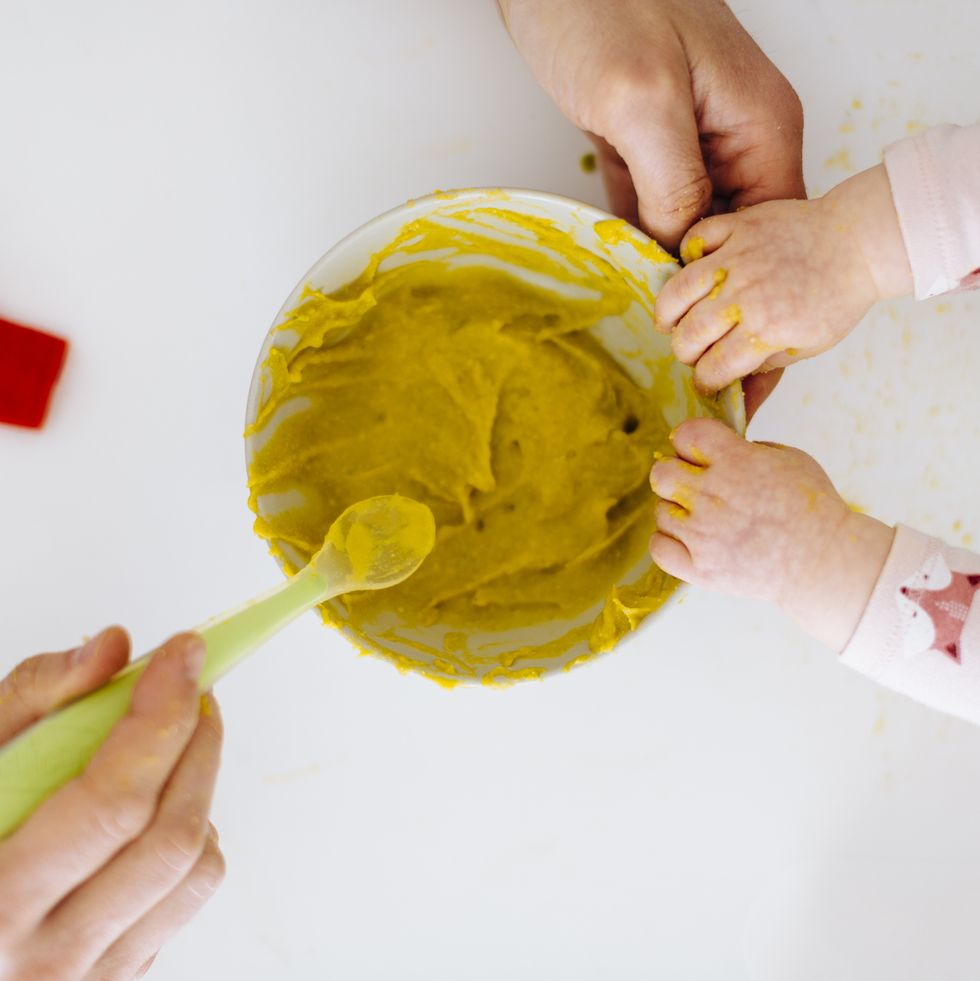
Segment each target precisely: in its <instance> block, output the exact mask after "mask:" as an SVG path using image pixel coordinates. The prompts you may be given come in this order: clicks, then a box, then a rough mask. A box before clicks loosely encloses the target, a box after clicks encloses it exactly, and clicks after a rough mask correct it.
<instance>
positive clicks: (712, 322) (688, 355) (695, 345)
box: [671, 297, 742, 364]
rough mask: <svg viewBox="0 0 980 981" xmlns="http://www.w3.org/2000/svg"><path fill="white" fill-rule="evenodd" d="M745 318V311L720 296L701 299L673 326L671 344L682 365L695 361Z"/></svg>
mask: <svg viewBox="0 0 980 981" xmlns="http://www.w3.org/2000/svg"><path fill="white" fill-rule="evenodd" d="M741 321H742V311H741V310H740V309H739V307H738V306H737V305H736V304H734V303H729V302H728V301H727V300H723V299H722V298H721V297H716V298H714V299H710V298H708V299H704V300H701V301H700V302H699V303H698V304H697V305H696V306H695V307H694V308H693V309H692V310H691V311H690V313H688V314H687V315H686V316H684V317H682V318H681V320H680V322H679V323H678V324H677V326H676V327H675V328H674V333H673V336H672V338H671V347H672V348H673V350H674V357H675V358H677V360H678V361H680V362H682V363H683V364H694V363H695V362H696V361H698V360H699V359H700V358H701V357H702V356H703V355H704V353H705V352H706V351H707V350H708V348H710V347H711V345H712V344H716V343H717V342H718V341H720V340H721V339H722V338H723V337H724V336H725V335H726V334H727V333H728V332H729V331H730V330H731V329H732V328H733V327H737V326H738V325H739V324H740V323H741Z"/></svg>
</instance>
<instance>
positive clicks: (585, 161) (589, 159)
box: [578, 153, 596, 174]
mask: <svg viewBox="0 0 980 981" xmlns="http://www.w3.org/2000/svg"><path fill="white" fill-rule="evenodd" d="M578 165H579V167H581V168H582V173H583V174H594V173H595V169H596V159H595V154H594V153H583V154H582V157H581V159H580V160H579V162H578Z"/></svg>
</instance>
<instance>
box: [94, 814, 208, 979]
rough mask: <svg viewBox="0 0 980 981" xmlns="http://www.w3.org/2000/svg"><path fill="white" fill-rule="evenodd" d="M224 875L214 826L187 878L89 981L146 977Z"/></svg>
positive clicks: (112, 951) (106, 958) (105, 958)
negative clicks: (157, 959) (148, 970)
mask: <svg viewBox="0 0 980 981" xmlns="http://www.w3.org/2000/svg"><path fill="white" fill-rule="evenodd" d="M224 875H225V860H224V856H223V855H222V854H221V849H220V848H219V847H218V835H217V832H216V831H215V830H214V827H213V826H212V827H211V828H210V831H209V833H208V835H207V838H206V840H205V844H204V851H203V852H202V853H201V856H200V858H199V859H198V860H197V863H196V864H195V865H194V868H193V869H191V871H190V873H189V874H188V875H187V877H186V878H185V879H184V880H183V881H182V882H181V883H180V885H178V886H177V887H176V888H175V889H174V890H173V891H172V892H170V893H169V895H167V897H166V898H165V899H163V900H162V901H161V902H160V903H159V904H158V905H157V906H156V907H154V909H152V910H150V912H149V913H147V914H146V915H145V916H144V917H143V918H142V919H141V920H139V922H138V923H136V924H135V925H134V926H133V927H132V928H131V929H130V930H128V931H127V932H126V933H125V934H123V936H121V937H120V938H119V939H118V940H117V941H116V942H115V943H114V944H113V945H112V946H111V947H110V948H109V949H108V950H107V951H106V952H105V954H103V955H102V957H100V958H99V960H98V962H97V963H96V965H95V966H94V967H93V968H92V969H91V970H90V971H89V973H88V974H87V975H86V977H85V981H124V979H125V981H129V979H131V978H138V977H142V976H143V974H145V973H146V970H147V969H148V968H149V966H150V964H152V962H153V959H154V958H155V957H156V954H157V952H158V951H159V950H160V948H161V947H162V946H163V945H164V944H165V943H166V942H167V941H168V940H169V939H170V938H171V937H172V936H173V935H174V934H176V933H177V932H178V931H180V930H181V929H182V928H183V927H184V926H186V925H187V923H189V922H190V921H191V920H192V919H193V918H194V917H195V916H196V915H197V914H198V913H199V912H200V910H201V908H202V907H203V906H204V904H205V903H207V901H208V900H209V899H210V898H211V897H212V896H213V895H214V894H215V892H216V891H217V889H218V887H219V886H220V885H221V882H222V880H223V879H224ZM141 972H142V973H141Z"/></svg>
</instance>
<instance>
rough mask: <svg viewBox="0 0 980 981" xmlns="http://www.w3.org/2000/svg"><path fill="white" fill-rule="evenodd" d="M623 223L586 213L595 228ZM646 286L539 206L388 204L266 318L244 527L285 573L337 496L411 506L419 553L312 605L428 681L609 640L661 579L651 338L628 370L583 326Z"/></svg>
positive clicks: (342, 502) (664, 434)
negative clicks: (289, 305)
mask: <svg viewBox="0 0 980 981" xmlns="http://www.w3.org/2000/svg"><path fill="white" fill-rule="evenodd" d="M515 229H517V230H518V231H519V233H520V237H515V235H514V230H515ZM502 230H504V231H502ZM633 235H635V233H633V232H632V230H631V229H629V228H628V226H626V225H625V223H623V222H618V221H604V222H600V223H598V225H596V236H595V237H596V241H597V243H607V244H609V245H610V246H612V245H616V244H618V243H621V242H623V241H624V240H627V239H631V236H633ZM631 240H632V241H634V244H635V247H636V248H637V249H640V250H645V251H643V252H642V253H641V254H642V255H643V258H644V259H646V260H649V261H654V262H668V261H670V257H669V256H668V255H667V254H666V253H665V252H663V250H662V249H660V248H659V246H657V245H656V244H655V243H652V242H650V241H649V240H646V239H642V240H641V239H640V238H639V237H637V238H635V240H633V239H631ZM654 300H655V297H654V296H653V295H652V292H651V291H650V289H649V286H648V284H647V283H645V282H644V281H643V280H642V278H640V277H637V276H635V275H631V274H630V273H629V272H628V271H627V270H625V269H623V268H621V267H619V266H617V264H616V263H615V262H613V261H611V260H610V258H606V257H603V256H602V255H600V254H598V251H597V250H592V249H589V248H585V247H584V246H582V245H580V244H578V243H577V242H576V241H575V239H574V238H573V236H572V235H571V234H569V233H568V232H567V231H564V230H563V229H561V228H559V227H558V225H557V224H556V223H554V222H552V221H550V220H548V219H545V218H541V217H535V216H532V215H526V214H518V213H516V212H513V211H508V210H507V209H506V208H505V207H473V208H470V209H468V210H465V211H455V212H454V213H453V214H452V215H451V216H450V217H446V218H443V217H439V216H428V217H422V218H417V219H415V220H412V221H409V222H408V223H407V224H406V225H405V226H404V227H403V228H402V229H401V231H400V233H399V234H398V235H397V236H396V237H395V239H394V240H393V241H392V242H391V243H390V244H389V245H388V246H387V247H385V248H384V249H382V250H381V251H379V252H378V253H377V254H375V255H374V256H373V257H372V258H371V260H370V261H369V262H368V264H367V266H366V268H365V269H364V270H363V271H362V272H361V274H360V275H358V276H357V277H356V278H355V279H354V280H352V281H351V282H349V283H347V284H346V285H345V286H342V287H341V288H339V289H337V290H334V291H332V292H330V293H329V294H326V293H323V292H320V291H319V290H316V289H312V288H310V287H307V288H306V289H305V290H304V292H303V295H302V297H301V299H300V302H299V303H298V304H297V305H296V306H295V307H294V308H293V309H292V310H291V311H289V312H288V314H287V315H286V316H285V318H284V319H283V320H282V322H281V323H280V324H279V327H278V328H277V338H281V339H282V341H281V344H280V343H278V341H277V342H276V343H274V345H273V346H272V347H271V349H270V350H269V353H268V357H267V359H266V361H265V364H264V365H263V371H264V379H265V381H264V387H263V392H262V397H261V399H260V401H259V405H258V410H257V414H256V417H255V420H254V422H253V423H252V424H251V425H250V426H249V427H248V429H247V431H246V436H247V438H248V439H249V440H250V441H251V453H250V460H249V490H250V498H249V503H250V506H251V508H252V509H253V511H255V513H256V516H257V517H256V522H255V530H256V532H257V534H259V535H260V536H261V537H262V538H264V539H266V540H268V542H269V544H270V550H271V551H272V552H273V554H274V555H275V556H276V557H277V559H279V561H280V562H281V563H282V565H283V566H284V568H285V569H286V571H287V572H288V573H289V574H293V573H295V572H296V571H298V569H300V568H302V567H303V565H305V563H306V562H308V561H309V559H310V557H311V556H312V555H313V554H314V553H315V552H316V550H317V548H318V547H319V543H321V542H322V541H323V536H324V534H325V532H326V530H327V529H328V528H329V527H330V524H331V523H332V521H333V520H334V519H335V518H336V517H337V515H338V514H340V513H341V512H342V511H343V510H344V509H345V508H346V507H348V506H349V505H350V504H351V503H353V502H354V501H357V500H360V499H363V498H367V497H373V496H377V495H381V494H402V495H405V496H407V497H411V498H414V499H415V500H418V501H421V502H423V503H425V504H426V505H428V507H429V508H431V510H432V512H433V514H434V515H435V519H436V525H437V537H436V545H435V548H434V549H433V551H432V553H431V555H430V556H429V557H428V559H427V560H426V561H425V563H424V564H423V566H422V567H421V568H420V569H419V570H418V571H417V572H416V573H415V574H414V575H413V576H411V577H410V578H409V579H408V580H406V581H405V582H403V583H401V584H399V585H398V586H395V587H393V588H391V589H387V590H383V591H378V592H374V593H370V592H362V593H352V594H348V595H347V596H345V597H342V598H341V599H340V600H337V601H331V602H330V603H328V604H325V605H324V607H322V614H323V617H324V619H325V621H326V622H328V623H330V624H332V625H335V626H340V627H342V628H343V629H344V630H345V632H346V633H347V635H348V636H349V637H351V638H352V639H354V640H355V642H356V643H357V644H358V645H359V646H360V647H361V648H362V649H363V650H364V651H366V652H369V653H374V654H381V655H383V656H385V657H387V658H388V659H389V660H391V661H393V662H394V663H395V664H396V665H397V666H398V667H400V668H402V669H408V670H415V671H418V672H420V673H422V674H424V675H426V676H428V677H430V678H433V679H434V680H436V681H439V682H440V683H442V684H447V685H452V684H455V683H459V682H466V681H482V682H484V683H507V682H510V681H515V680H523V679H526V678H534V677H540V676H541V675H542V674H543V673H545V672H546V671H547V670H548V668H549V665H550V664H551V663H553V662H557V661H563V663H564V666H566V667H567V666H571V665H572V664H578V663H581V662H582V661H584V660H587V659H588V658H590V657H591V656H594V655H595V654H597V653H599V652H602V651H607V650H610V649H612V648H613V647H614V646H615V645H616V644H617V643H618V642H619V640H620V639H622V638H623V637H624V636H625V635H626V634H628V633H629V632H630V631H632V630H633V629H635V628H636V627H637V626H638V624H639V623H640V622H641V621H642V620H643V619H644V618H645V617H646V616H647V615H649V614H650V613H651V612H653V611H654V610H656V609H657V608H659V607H660V606H661V605H662V604H663V603H664V602H665V601H666V600H667V599H668V598H669V596H670V595H671V594H672V593H673V591H674V590H675V589H676V587H677V585H678V584H677V581H676V580H674V579H673V578H672V577H670V576H668V575H666V573H664V572H662V571H661V570H660V569H659V568H657V567H656V566H654V565H653V564H652V563H651V562H650V561H649V558H648V557H646V556H647V542H648V540H649V538H650V535H651V534H652V533H653V532H654V530H655V522H654V517H653V511H654V507H653V505H654V497H653V494H652V491H651V490H650V486H649V482H648V474H649V470H650V466H651V465H652V463H653V460H654V454H655V453H669V452H670V443H669V439H668V434H669V431H670V429H671V426H669V425H668V424H667V422H666V421H665V419H664V415H663V411H662V403H663V401H664V400H665V399H667V398H669V397H670V393H671V391H673V389H674V388H675V387H676V380H675V378H674V375H673V374H672V372H671V367H672V366H671V364H670V358H669V357H667V356H665V357H664V358H663V359H662V363H660V364H657V365H652V366H650V365H648V366H647V370H648V373H649V372H650V371H652V374H651V375H650V378H649V380H648V383H647V384H641V383H640V382H639V381H638V380H637V378H636V377H634V374H633V373H631V372H630V371H629V370H627V367H626V366H624V364H623V363H621V361H620V360H618V359H616V358H614V357H613V356H612V355H611V354H610V353H609V352H608V351H607V350H606V348H605V347H604V346H603V344H602V343H600V341H599V340H598V339H597V336H596V333H595V330H596V328H597V325H601V324H602V323H608V322H609V321H610V320H612V321H615V320H617V319H618V318H622V317H623V315H624V314H626V312H627V311H628V310H630V308H631V307H633V306H634V305H635V304H637V303H638V302H639V303H641V304H642V305H643V306H644V307H645V308H646V309H652V305H653V303H654ZM709 413H710V414H717V407H715V406H713V405H712V404H709V402H707V401H706V402H705V404H704V406H702V412H701V414H709ZM644 559H645V562H644ZM638 565H639V566H640V567H641V568H640V572H639V574H633V575H632V577H631V578H630V577H629V574H631V573H635V570H636V569H637V567H638ZM573 650H579V651H580V653H578V654H576V655H575V656H574V657H571V658H570V657H569V653H570V652H572V651H573Z"/></svg>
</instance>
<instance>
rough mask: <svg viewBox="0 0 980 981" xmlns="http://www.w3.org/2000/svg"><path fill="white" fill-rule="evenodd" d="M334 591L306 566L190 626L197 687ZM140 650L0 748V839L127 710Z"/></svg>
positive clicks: (78, 765) (84, 759) (69, 774)
mask: <svg viewBox="0 0 980 981" xmlns="http://www.w3.org/2000/svg"><path fill="white" fill-rule="evenodd" d="M332 595H336V591H333V592H332V591H331V588H330V586H329V584H328V582H327V580H326V579H324V578H323V577H322V576H321V575H319V574H317V573H316V572H315V571H314V570H313V569H312V568H310V567H307V568H306V569H303V570H302V571H301V572H299V573H297V574H296V575H295V576H293V577H292V578H291V579H289V580H287V581H285V582H283V583H281V584H280V585H278V586H276V587H274V588H273V589H270V590H269V591H268V592H266V593H263V594H261V595H260V596H257V597H256V598H255V599H252V600H249V601H248V602H247V603H244V604H243V605H242V606H240V607H237V608H236V609H233V610H229V611H228V612H226V613H223V614H221V615H220V616H217V617H214V618H212V619H211V620H208V621H206V622H205V623H203V624H201V626H200V627H198V628H197V631H198V633H200V634H201V636H202V637H203V638H204V642H205V644H206V645H207V653H206V655H205V658H204V665H203V667H202V668H201V677H200V680H199V681H198V688H199V689H200V690H201V691H207V689H209V688H210V687H211V686H212V685H213V684H214V682H215V681H216V680H217V679H218V678H220V677H222V676H223V675H225V674H227V673H228V672H229V671H230V670H231V669H232V668H233V667H234V666H235V665H236V664H238V663H239V661H241V660H242V659H243V658H244V657H245V656H246V655H248V654H250V653H251V652H252V651H253V650H255V648H256V647H258V646H259V645H260V644H262V643H263V642H264V641H266V640H268V638H269V637H271V636H272V635H273V634H274V633H276V632H277V631H278V630H281V629H282V628H283V627H285V626H286V625H287V624H288V623H291V622H292V621H293V620H295V619H296V618H297V617H298V616H300V615H301V614H302V613H305V612H306V611H307V610H308V609H310V608H311V607H312V606H314V605H316V604H317V603H320V602H322V601H323V600H325V599H329V598H330V596H332ZM149 658H150V655H149V654H147V655H144V656H143V657H141V658H139V660H137V661H133V662H132V663H131V664H128V665H127V666H126V667H125V668H123V669H122V670H121V671H119V672H117V673H116V674H115V675H113V677H112V678H110V679H109V680H108V681H107V682H106V683H105V684H104V685H102V687H101V688H96V689H95V690H94V691H91V692H89V693H88V694H87V695H83V696H82V697H81V698H78V699H76V700H75V701H74V702H71V703H69V704H68V705H66V706H64V707H62V708H60V709H57V710H55V711H54V712H51V713H50V714H49V715H46V716H45V717H44V718H43V719H40V720H39V721H37V722H35V723H34V725H32V726H31V727H30V728H29V729H27V730H25V731H24V732H23V733H21V734H20V735H19V736H17V737H16V738H15V739H14V740H13V741H12V742H10V743H8V744H7V745H6V746H4V747H3V749H2V750H0V840H2V839H4V838H5V837H7V835H9V834H11V833H12V832H13V831H15V830H16V829H17V828H18V827H19V826H20V825H21V824H22V823H23V822H24V821H25V820H26V819H27V818H28V817H29V816H30V815H31V814H32V813H33V812H34V810H35V809H36V808H37V807H38V806H39V805H40V804H42V803H43V802H44V801H45V800H46V799H47V798H48V797H50V796H51V794H53V793H54V792H55V791H56V790H58V789H59V788H60V787H62V786H64V784H66V783H67V782H68V781H69V780H71V779H72V778H73V777H76V776H77V775H78V774H79V773H81V772H82V770H84V769H85V767H86V765H87V764H88V762H89V760H90V759H91V758H92V757H93V756H94V755H95V753H96V751H97V750H98V748H99V746H101V745H102V743H103V741H104V740H105V738H106V736H108V735H109V731H110V730H111V729H112V727H113V726H114V725H115V724H116V723H117V722H118V721H119V720H120V719H121V718H122V717H123V716H124V715H125V714H126V712H127V711H128V709H129V703H130V700H131V699H132V695H133V688H135V687H136V682H137V681H138V680H139V678H140V675H142V673H143V670H144V669H145V668H146V665H147V663H148V662H149Z"/></svg>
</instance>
